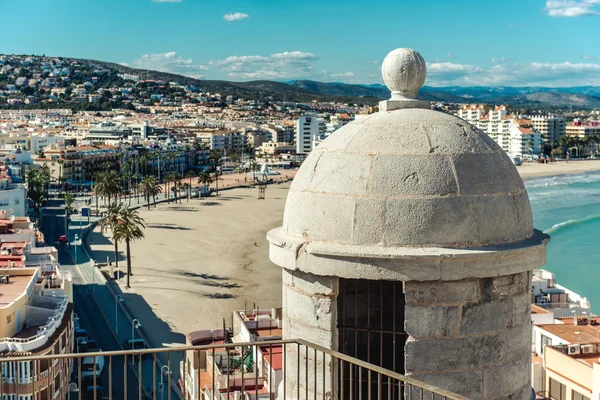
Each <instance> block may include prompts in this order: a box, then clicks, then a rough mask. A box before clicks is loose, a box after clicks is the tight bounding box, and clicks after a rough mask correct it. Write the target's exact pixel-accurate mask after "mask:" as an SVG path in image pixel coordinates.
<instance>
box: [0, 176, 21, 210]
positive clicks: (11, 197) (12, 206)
mask: <svg viewBox="0 0 600 400" xmlns="http://www.w3.org/2000/svg"><path fill="white" fill-rule="evenodd" d="M25 207H26V201H25V186H23V185H16V184H9V183H8V180H7V179H2V180H0V210H3V211H6V214H7V215H9V216H12V215H14V216H15V217H24V216H26V215H27V214H26V208H25Z"/></svg>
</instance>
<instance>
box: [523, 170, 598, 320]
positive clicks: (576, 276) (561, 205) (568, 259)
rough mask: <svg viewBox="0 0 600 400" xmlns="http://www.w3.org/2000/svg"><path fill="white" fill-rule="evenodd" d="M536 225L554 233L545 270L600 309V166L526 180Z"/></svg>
mask: <svg viewBox="0 0 600 400" xmlns="http://www.w3.org/2000/svg"><path fill="white" fill-rule="evenodd" d="M525 187H526V188H527V192H528V194H529V201H530V202H531V208H532V210H533V223H534V226H535V228H536V229H539V230H542V231H544V232H546V233H547V234H549V235H550V238H551V240H550V243H549V244H548V248H547V260H546V265H545V266H544V267H543V268H544V269H546V270H549V271H552V272H554V274H555V275H556V281H557V283H560V284H561V285H563V286H565V287H567V288H569V289H571V290H573V291H574V292H576V293H579V294H580V295H582V296H585V297H587V298H588V300H589V301H590V302H591V305H592V312H593V313H594V314H597V313H600V171H596V172H587V173H583V174H577V175H560V176H554V177H547V178H536V179H532V180H528V181H526V182H525Z"/></svg>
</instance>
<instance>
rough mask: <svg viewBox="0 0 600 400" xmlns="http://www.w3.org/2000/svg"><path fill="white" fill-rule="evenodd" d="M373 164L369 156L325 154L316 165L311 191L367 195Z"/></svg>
mask: <svg viewBox="0 0 600 400" xmlns="http://www.w3.org/2000/svg"><path fill="white" fill-rule="evenodd" d="M371 162H372V157H371V156H369V155H368V154H356V153H338V152H323V153H321V157H320V158H319V161H318V163H316V164H315V167H314V176H313V178H312V180H311V182H310V186H309V190H310V191H313V192H324V193H341V194H350V195H365V194H367V184H368V181H369V173H370V171H371ZM302 169H304V166H303V167H302Z"/></svg>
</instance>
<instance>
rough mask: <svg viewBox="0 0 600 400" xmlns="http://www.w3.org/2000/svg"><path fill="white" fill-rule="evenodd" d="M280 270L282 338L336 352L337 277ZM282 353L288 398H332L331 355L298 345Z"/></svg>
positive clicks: (333, 389) (332, 372)
mask: <svg viewBox="0 0 600 400" xmlns="http://www.w3.org/2000/svg"><path fill="white" fill-rule="evenodd" d="M282 271H283V338H284V339H304V340H307V341H309V342H312V343H314V344H317V345H319V346H323V347H326V348H329V349H337V328H336V325H337V305H336V304H337V303H336V300H337V295H338V278H334V277H323V276H316V275H312V274H307V273H304V272H301V271H290V270H287V269H285V268H284V269H282ZM307 350H308V351H307ZM285 353H286V358H285V365H284V376H285V385H286V388H285V391H286V397H287V399H296V398H297V397H298V396H297V395H298V394H300V398H304V397H305V396H306V393H308V397H307V398H311V399H312V398H319V399H326V398H332V393H334V391H335V387H334V386H333V384H334V382H335V380H334V379H332V377H333V376H335V375H334V373H335V366H334V363H333V362H332V360H331V357H330V356H324V355H323V353H321V352H315V351H314V350H313V349H307V348H306V347H304V346H297V345H287V346H286V349H285ZM282 384H283V383H282ZM279 393H280V394H281V395H282V393H283V388H280V389H279ZM315 393H316V397H315ZM281 398H283V397H281Z"/></svg>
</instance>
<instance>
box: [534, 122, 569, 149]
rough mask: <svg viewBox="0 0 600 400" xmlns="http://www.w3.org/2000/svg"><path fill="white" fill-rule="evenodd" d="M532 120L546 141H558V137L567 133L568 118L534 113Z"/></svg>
mask: <svg viewBox="0 0 600 400" xmlns="http://www.w3.org/2000/svg"><path fill="white" fill-rule="evenodd" d="M531 122H532V124H533V127H534V128H535V129H536V130H537V131H538V132H540V134H541V135H542V139H543V140H544V142H546V143H555V142H558V139H559V138H560V137H562V136H564V135H565V133H566V120H565V118H564V117H557V116H553V115H534V116H532V117H531Z"/></svg>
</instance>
